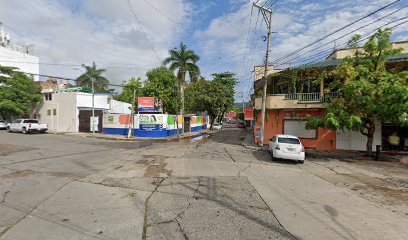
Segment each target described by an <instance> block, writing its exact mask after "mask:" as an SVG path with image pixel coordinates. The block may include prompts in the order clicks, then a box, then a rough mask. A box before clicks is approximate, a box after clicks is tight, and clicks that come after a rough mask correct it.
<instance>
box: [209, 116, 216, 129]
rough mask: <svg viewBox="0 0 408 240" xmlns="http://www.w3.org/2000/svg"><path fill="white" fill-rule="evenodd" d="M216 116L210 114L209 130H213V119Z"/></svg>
mask: <svg viewBox="0 0 408 240" xmlns="http://www.w3.org/2000/svg"><path fill="white" fill-rule="evenodd" d="M215 118H216V116H213V115H212V116H210V131H212V130H213V126H214V121H215Z"/></svg>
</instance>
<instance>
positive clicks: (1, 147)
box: [0, 144, 37, 156]
mask: <svg viewBox="0 0 408 240" xmlns="http://www.w3.org/2000/svg"><path fill="white" fill-rule="evenodd" d="M34 149H37V148H32V147H26V146H21V145H12V144H0V156H7V155H10V154H13V153H17V152H26V151H31V150H34Z"/></svg>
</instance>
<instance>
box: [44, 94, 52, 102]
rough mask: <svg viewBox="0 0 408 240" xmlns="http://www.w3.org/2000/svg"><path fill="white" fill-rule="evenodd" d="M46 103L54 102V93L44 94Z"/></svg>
mask: <svg viewBox="0 0 408 240" xmlns="http://www.w3.org/2000/svg"><path fill="white" fill-rule="evenodd" d="M44 97H45V101H51V100H52V93H44Z"/></svg>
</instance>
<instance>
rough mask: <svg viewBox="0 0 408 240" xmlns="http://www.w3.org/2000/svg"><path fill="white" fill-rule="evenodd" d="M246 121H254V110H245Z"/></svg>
mask: <svg viewBox="0 0 408 240" xmlns="http://www.w3.org/2000/svg"><path fill="white" fill-rule="evenodd" d="M244 119H245V120H254V108H252V107H250V108H245V111H244Z"/></svg>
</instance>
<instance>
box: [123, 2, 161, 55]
mask: <svg viewBox="0 0 408 240" xmlns="http://www.w3.org/2000/svg"><path fill="white" fill-rule="evenodd" d="M124 1H125V2H126V3H127V5H128V6H129V10H130V12H131V13H132V15H133V17H134V18H135V19H136V22H137V24H138V25H139V28H140V30H141V31H142V32H143V34H144V36H145V38H146V41H147V42H148V44H149V45H150V47H151V48H152V50H153V52H154V54H155V55H156V57H157V59H158V60H159V61H161V59H160V57H159V55H158V54H157V51H156V49H155V48H154V46H153V44H152V42H151V41H150V39H149V37H148V36H147V33H146V32H145V30H144V28H143V25H142V23H141V22H140V20H139V18H138V17H137V15H136V12H135V10H134V8H133V6H132V3H131V2H130V0H124Z"/></svg>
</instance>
